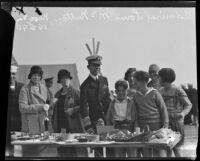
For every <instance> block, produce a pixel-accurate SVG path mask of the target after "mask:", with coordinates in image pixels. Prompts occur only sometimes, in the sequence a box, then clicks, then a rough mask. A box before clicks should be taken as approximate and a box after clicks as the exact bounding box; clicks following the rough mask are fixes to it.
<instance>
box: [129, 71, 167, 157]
mask: <svg viewBox="0 0 200 161" xmlns="http://www.w3.org/2000/svg"><path fill="white" fill-rule="evenodd" d="M134 79H135V80H134V81H135V85H136V90H137V92H136V94H135V96H134V98H133V100H134V101H135V105H136V110H137V113H138V125H139V127H140V128H141V130H144V127H145V126H146V125H149V128H150V130H151V131H155V130H158V129H160V128H163V127H164V128H167V127H168V123H169V119H168V112H167V108H166V106H165V102H164V100H163V98H162V96H161V94H160V93H159V91H158V90H156V89H154V88H152V87H147V83H148V81H149V74H148V73H147V72H145V71H136V72H135V73H134ZM142 155H143V156H144V157H150V156H152V153H151V149H149V148H148V149H147V148H145V149H143V153H142ZM153 156H159V157H161V156H162V155H161V151H160V150H156V149H153Z"/></svg>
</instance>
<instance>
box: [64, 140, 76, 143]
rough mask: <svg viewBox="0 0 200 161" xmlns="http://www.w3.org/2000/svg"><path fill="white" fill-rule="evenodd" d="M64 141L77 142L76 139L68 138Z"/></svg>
mask: <svg viewBox="0 0 200 161" xmlns="http://www.w3.org/2000/svg"><path fill="white" fill-rule="evenodd" d="M65 142H66V143H76V142H78V140H77V139H68V140H65Z"/></svg>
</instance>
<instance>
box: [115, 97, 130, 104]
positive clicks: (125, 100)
mask: <svg viewBox="0 0 200 161" xmlns="http://www.w3.org/2000/svg"><path fill="white" fill-rule="evenodd" d="M129 99H130V98H129V97H127V98H126V99H124V100H123V101H122V102H120V101H119V100H118V99H117V98H115V101H116V102H117V103H125V102H128V100H129Z"/></svg>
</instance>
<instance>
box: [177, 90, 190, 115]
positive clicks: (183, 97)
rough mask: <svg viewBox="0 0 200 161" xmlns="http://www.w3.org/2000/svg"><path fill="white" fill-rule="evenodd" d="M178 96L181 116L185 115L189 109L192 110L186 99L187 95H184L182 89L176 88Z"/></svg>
mask: <svg viewBox="0 0 200 161" xmlns="http://www.w3.org/2000/svg"><path fill="white" fill-rule="evenodd" d="M178 96H179V98H180V102H181V104H182V106H183V111H182V113H183V115H184V116H185V115H187V114H188V113H189V112H190V110H191V108H192V103H191V102H190V100H189V99H188V97H187V94H186V93H185V91H184V90H183V89H182V88H178Z"/></svg>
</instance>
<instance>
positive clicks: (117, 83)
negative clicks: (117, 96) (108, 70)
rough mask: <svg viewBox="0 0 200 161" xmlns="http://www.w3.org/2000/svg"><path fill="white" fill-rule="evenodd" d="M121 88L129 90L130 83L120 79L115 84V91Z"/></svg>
mask: <svg viewBox="0 0 200 161" xmlns="http://www.w3.org/2000/svg"><path fill="white" fill-rule="evenodd" d="M119 86H122V87H124V89H128V82H127V81H126V80H124V79H120V80H118V81H117V82H115V89H116V90H117V89H118V87H119Z"/></svg>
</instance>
